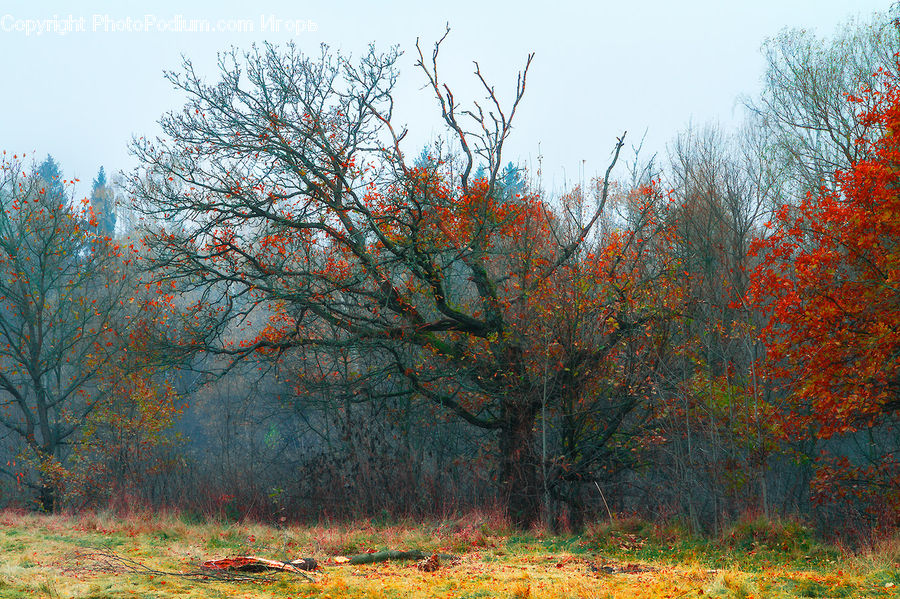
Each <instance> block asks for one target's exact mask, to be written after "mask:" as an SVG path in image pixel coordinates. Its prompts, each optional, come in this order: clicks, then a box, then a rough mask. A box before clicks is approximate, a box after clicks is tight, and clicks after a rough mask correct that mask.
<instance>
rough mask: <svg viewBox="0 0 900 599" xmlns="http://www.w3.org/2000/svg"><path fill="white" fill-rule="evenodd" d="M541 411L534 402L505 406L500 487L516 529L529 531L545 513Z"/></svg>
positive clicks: (511, 403) (501, 444)
mask: <svg viewBox="0 0 900 599" xmlns="http://www.w3.org/2000/svg"><path fill="white" fill-rule="evenodd" d="M536 416H537V408H536V407H534V406H531V402H508V403H505V404H504V418H503V426H502V427H501V428H500V485H501V489H502V492H503V499H504V500H505V502H506V510H507V515H508V516H509V518H510V519H511V520H512V523H513V525H514V526H516V527H518V528H521V529H527V528H529V527H530V526H531V525H532V524H534V523H535V522H537V521H538V519H539V518H540V513H541V501H540V497H541V486H540V484H539V477H538V463H537V462H538V460H537V455H535V451H534V425H535V418H536Z"/></svg>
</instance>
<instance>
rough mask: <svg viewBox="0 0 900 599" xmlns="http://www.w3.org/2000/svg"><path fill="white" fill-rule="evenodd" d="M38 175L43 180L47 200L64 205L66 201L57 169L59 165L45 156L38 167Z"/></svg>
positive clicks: (51, 157) (64, 190)
mask: <svg viewBox="0 0 900 599" xmlns="http://www.w3.org/2000/svg"><path fill="white" fill-rule="evenodd" d="M37 172H38V175H40V177H41V179H43V180H44V184H45V187H44V193H45V194H46V195H47V197H48V198H52V199H53V200H55V201H57V202H59V203H61V204H62V203H65V201H66V188H65V185H63V179H62V173H61V171H60V168H59V163H58V162H56V160H54V159H53V156H51V155H50V154H47V157H46V158H45V159H44V161H43V162H42V163H41V165H40V166H39V167H38V171H37Z"/></svg>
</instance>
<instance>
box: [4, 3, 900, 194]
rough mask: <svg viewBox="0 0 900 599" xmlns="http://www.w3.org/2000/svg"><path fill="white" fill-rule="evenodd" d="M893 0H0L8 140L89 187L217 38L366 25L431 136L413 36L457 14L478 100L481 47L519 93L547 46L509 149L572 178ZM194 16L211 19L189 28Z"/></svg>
mask: <svg viewBox="0 0 900 599" xmlns="http://www.w3.org/2000/svg"><path fill="white" fill-rule="evenodd" d="M890 4H891V2H890V1H888V0H880V1H876V0H850V1H848V0H755V1H752V2H750V1H743V0H705V1H695V0H681V1H678V2H676V1H673V0H652V1H650V0H646V1H641V0H634V1H633V2H624V1H617V2H611V1H607V0H598V1H595V2H587V1H585V2H567V1H565V0H560V1H556V2H546V1H542V2H530V1H524V0H518V1H516V2H489V1H488V0H480V1H477V2H473V1H463V0H453V1H452V2H442V3H438V4H435V3H432V2H429V1H427V0H415V1H402V2H388V1H383V2H362V1H359V2H339V1H326V2H322V1H316V2H304V1H296V0H295V1H274V0H254V1H247V0H243V1H241V2H228V1H219V2H215V3H212V2H192V3H187V2H183V1H162V2H152V3H150V2H123V1H117V2H73V1H68V2H64V1H59V2H41V1H35V0H29V1H20V0H0V57H2V59H0V60H2V62H0V65H2V66H0V72H2V81H3V90H4V91H3V93H2V94H0V115H2V116H0V149H5V150H7V151H8V152H18V153H21V152H27V153H29V155H33V154H32V153H35V155H36V157H37V159H38V160H41V159H43V157H44V156H46V155H47V154H48V153H50V154H52V155H53V156H54V157H55V158H56V159H57V160H58V162H59V163H60V164H61V165H62V167H63V171H64V174H65V176H67V177H79V178H81V179H82V180H83V182H86V183H83V184H82V186H81V187H80V188H79V193H80V194H81V195H84V194H86V193H88V188H87V186H88V185H89V182H90V180H91V179H92V178H93V177H94V176H95V175H96V172H97V169H98V168H99V167H100V166H101V165H103V166H105V167H106V169H107V171H116V170H119V169H128V168H131V167H132V166H133V164H134V162H133V159H132V158H131V157H130V156H129V154H128V151H127V146H128V142H129V140H130V139H131V137H132V136H133V135H154V134H155V133H156V132H157V127H156V124H155V123H156V120H157V119H158V118H159V117H160V115H161V114H162V113H163V112H165V111H167V110H170V109H174V108H177V107H180V106H181V105H182V104H183V103H184V98H183V97H181V96H179V95H178V94H177V93H176V92H175V91H174V90H173V89H172V88H171V85H170V84H168V83H167V82H166V81H165V80H164V79H163V77H162V71H163V70H164V69H175V68H177V67H178V65H179V64H180V56H181V55H185V56H187V57H189V58H191V59H192V60H193V61H194V63H195V66H196V67H197V68H198V70H199V71H200V72H202V73H206V74H207V75H208V77H209V78H210V79H214V78H215V77H216V73H215V69H214V66H215V58H216V52H217V51H220V50H223V49H226V48H228V47H229V46H231V45H235V46H238V47H249V46H250V44H251V43H253V42H254V41H256V42H258V41H262V40H269V41H272V42H276V43H283V42H285V41H287V40H289V39H293V40H294V41H295V42H296V43H297V44H298V45H299V46H300V47H301V48H302V49H304V50H306V49H308V51H309V52H317V51H318V46H319V44H321V43H327V44H329V45H330V46H332V47H334V48H338V49H341V50H342V51H344V52H352V53H354V54H358V53H359V52H360V51H361V50H363V49H364V48H365V47H366V45H367V44H368V43H370V42H374V43H375V44H376V45H377V46H378V47H380V48H385V49H386V48H388V47H390V46H392V45H399V46H400V48H401V49H402V50H404V51H405V54H404V56H403V57H402V58H401V67H402V76H401V81H400V87H399V90H398V94H397V100H398V105H397V108H396V112H395V114H396V116H397V118H398V120H399V121H401V122H405V123H406V124H408V125H409V127H410V140H411V142H412V143H411V146H412V145H419V146H421V144H423V143H425V142H426V141H427V140H428V139H430V138H432V137H433V136H435V135H438V134H440V133H441V131H442V130H441V127H440V121H439V119H438V118H437V116H438V113H437V112H436V108H435V105H434V101H433V98H432V97H431V96H429V95H428V93H427V91H423V90H422V89H421V87H422V83H423V77H422V75H421V74H420V73H418V72H417V71H416V70H415V68H414V67H413V63H414V54H415V41H416V38H417V37H420V38H421V39H422V40H423V42H424V43H426V44H431V43H433V41H434V40H435V39H437V38H438V37H440V35H441V34H442V33H443V28H444V24H445V23H447V22H449V23H450V26H451V29H452V33H451V35H450V37H449V39H448V41H447V43H446V46H445V47H444V48H443V49H442V60H443V63H442V71H443V73H442V74H443V75H444V76H445V77H446V79H447V80H448V83H449V84H450V85H451V87H453V88H454V90H455V91H456V94H457V96H459V97H468V98H474V99H480V98H479V97H478V95H475V92H476V91H477V89H476V88H475V86H474V81H473V78H472V75H471V73H472V61H473V60H477V61H479V63H480V64H481V66H482V71H483V72H484V73H486V74H487V77H488V78H489V79H490V80H491V81H492V82H493V83H494V84H495V85H496V88H497V90H498V93H499V95H500V96H501V98H506V99H510V98H511V97H512V93H513V90H514V89H515V79H516V72H517V70H519V69H521V68H522V66H523V65H524V62H525V58H526V56H527V54H528V53H529V52H534V53H535V59H534V64H533V66H532V70H531V71H530V72H529V77H528V89H527V91H526V95H525V99H524V100H523V103H522V105H521V108H520V112H519V113H518V115H517V120H516V128H515V131H514V134H513V135H514V136H513V138H512V139H511V145H510V146H509V148H508V150H509V151H508V153H507V155H506V158H507V159H510V160H513V161H515V162H520V163H522V164H525V165H531V166H532V167H536V165H537V156H538V154H539V153H540V154H541V155H542V156H543V171H544V181H545V184H546V185H547V186H548V187H551V188H559V187H561V186H562V185H563V180H564V179H565V180H566V181H567V182H568V183H572V182H574V181H577V180H578V178H579V177H580V176H581V175H580V171H581V170H582V169H583V170H584V171H586V174H587V176H592V175H595V174H597V173H598V172H601V171H602V170H603V169H604V168H605V164H606V161H607V160H608V158H609V152H610V149H611V148H612V145H613V143H614V140H615V137H616V136H617V135H620V134H621V133H622V131H624V130H628V132H629V139H630V141H632V142H634V143H637V141H639V139H640V137H641V135H642V134H643V132H644V131H645V130H646V131H647V142H646V144H645V147H647V148H648V149H649V151H650V152H653V151H662V150H663V149H664V147H665V144H666V143H667V142H668V141H669V140H671V139H672V137H673V136H674V135H675V134H677V133H678V132H679V131H680V130H682V129H684V128H685V127H686V126H687V124H688V123H694V124H698V125H699V124H704V123H707V122H716V121H718V122H720V123H722V124H724V125H726V126H730V125H731V124H733V123H734V122H736V121H737V120H738V119H740V117H741V105H740V101H739V97H740V96H741V95H742V94H746V95H753V94H755V93H756V92H757V91H758V90H759V87H760V79H761V76H762V72H763V60H762V56H761V54H760V51H759V48H760V45H761V44H762V42H763V41H764V40H765V38H766V37H769V36H773V35H776V34H777V33H778V32H779V31H780V30H782V29H783V28H785V27H803V28H806V29H810V30H813V31H815V32H816V33H817V34H819V35H829V34H831V32H833V31H834V29H835V27H836V26H837V25H839V24H841V23H844V22H846V21H847V20H848V19H850V18H854V17H856V18H862V19H868V18H870V16H871V15H872V13H873V12H875V11H885V10H887V9H888V8H889V7H890ZM195 19H199V20H205V21H206V22H208V24H209V27H210V29H211V31H207V32H201V31H191V29H196V28H198V26H199V25H198V24H197V22H196V21H193V20H195ZM41 27H42V28H43V29H44V31H39V30H35V29H36V28H41ZM69 28H71V29H72V31H66V30H67V29H69ZM48 29H49V30H48ZM54 29H55V30H54ZM227 29H243V30H244V31H243V32H229V31H226V30H227ZM539 148H540V149H539ZM407 151H408V152H416V153H417V149H416V148H415V147H407Z"/></svg>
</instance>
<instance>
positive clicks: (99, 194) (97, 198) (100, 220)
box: [91, 166, 116, 237]
mask: <svg viewBox="0 0 900 599" xmlns="http://www.w3.org/2000/svg"><path fill="white" fill-rule="evenodd" d="M91 209H92V210H93V211H94V217H95V218H96V219H97V228H98V230H99V233H100V234H101V235H106V236H108V237H112V236H113V235H115V232H116V201H115V194H114V193H113V190H112V187H111V186H110V185H109V183H108V182H107V179H106V171H105V170H104V169H103V167H102V166H101V167H100V171H99V172H98V173H97V178H96V179H94V184H93V187H92V188H91Z"/></svg>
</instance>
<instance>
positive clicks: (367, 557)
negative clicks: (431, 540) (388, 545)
mask: <svg viewBox="0 0 900 599" xmlns="http://www.w3.org/2000/svg"><path fill="white" fill-rule="evenodd" d="M432 555H437V556H438V558H439V559H441V560H443V561H448V562H454V561H458V560H459V556H456V555H448V554H445V553H437V554H432V553H425V552H424V551H420V550H418V549H413V550H412V551H396V550H393V549H387V550H384V551H376V552H375V553H360V554H358V555H348V556H338V557H335V558H334V561H335V563H339V564H350V565H351V566H359V565H363V564H374V563H377V562H386V561H392V560H416V561H420V560H423V559H426V558H429V557H431V556H432ZM339 558H343V559H339ZM345 560H346V561H345Z"/></svg>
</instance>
